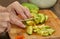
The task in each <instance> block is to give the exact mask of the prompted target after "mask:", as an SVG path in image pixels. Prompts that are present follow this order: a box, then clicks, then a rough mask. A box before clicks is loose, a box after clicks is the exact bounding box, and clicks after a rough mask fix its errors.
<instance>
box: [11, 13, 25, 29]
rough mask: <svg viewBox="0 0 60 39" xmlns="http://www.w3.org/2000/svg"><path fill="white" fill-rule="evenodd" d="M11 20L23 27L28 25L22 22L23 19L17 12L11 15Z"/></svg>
mask: <svg viewBox="0 0 60 39" xmlns="http://www.w3.org/2000/svg"><path fill="white" fill-rule="evenodd" d="M10 18H11V19H10V22H11V23H12V24H16V25H18V26H19V27H22V28H25V27H26V26H25V25H24V24H23V23H22V22H21V19H20V18H18V17H17V16H16V15H15V14H12V15H11V17H10Z"/></svg>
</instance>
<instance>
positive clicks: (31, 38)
mask: <svg viewBox="0 0 60 39" xmlns="http://www.w3.org/2000/svg"><path fill="white" fill-rule="evenodd" d="M39 12H40V13H42V14H46V15H48V16H49V19H48V20H47V21H46V22H45V24H47V25H49V26H50V27H52V28H53V29H55V33H54V34H53V35H51V36H48V37H43V36H41V35H38V34H35V33H33V35H28V34H27V33H26V31H25V29H22V28H19V27H18V26H16V25H12V26H11V29H10V31H9V35H10V37H11V39H15V37H16V36H17V35H24V37H25V38H24V39H60V21H59V19H58V17H57V16H56V15H55V14H54V12H53V11H51V10H49V9H46V10H40V11H39Z"/></svg>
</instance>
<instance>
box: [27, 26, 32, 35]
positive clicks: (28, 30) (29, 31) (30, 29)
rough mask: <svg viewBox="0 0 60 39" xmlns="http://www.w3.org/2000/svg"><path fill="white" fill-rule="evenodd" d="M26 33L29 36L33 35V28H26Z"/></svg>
mask: <svg viewBox="0 0 60 39" xmlns="http://www.w3.org/2000/svg"><path fill="white" fill-rule="evenodd" d="M27 33H28V34H29V35H31V34H32V33H33V27H32V26H28V27H27Z"/></svg>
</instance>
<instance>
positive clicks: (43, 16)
mask: <svg viewBox="0 0 60 39" xmlns="http://www.w3.org/2000/svg"><path fill="white" fill-rule="evenodd" d="M39 16H40V17H41V19H40V23H43V22H44V21H45V15H44V14H39Z"/></svg>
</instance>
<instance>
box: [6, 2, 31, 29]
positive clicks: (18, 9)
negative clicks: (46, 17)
mask: <svg viewBox="0 0 60 39" xmlns="http://www.w3.org/2000/svg"><path fill="white" fill-rule="evenodd" d="M7 9H8V11H9V12H10V13H11V16H10V22H11V23H12V24H16V25H18V26H19V27H22V28H25V27H26V26H25V25H24V24H23V23H22V22H21V20H25V19H28V18H31V17H32V16H31V14H30V11H29V9H28V8H26V7H23V6H22V5H21V4H20V3H19V2H17V1H15V2H13V3H12V4H10V5H9V6H8V7H7ZM17 14H18V15H20V18H19V17H18V16H17Z"/></svg>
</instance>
